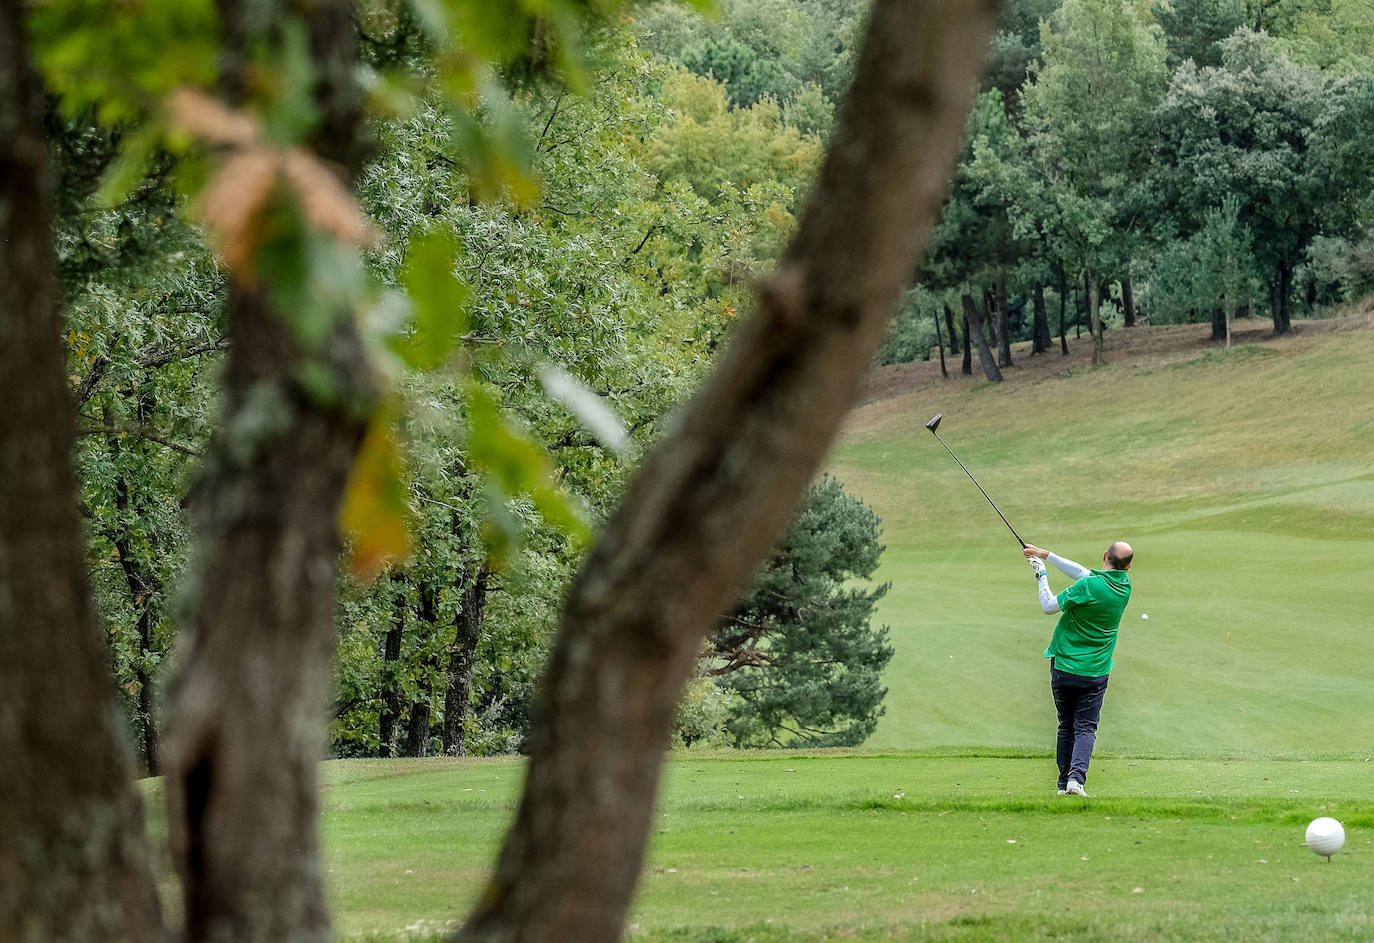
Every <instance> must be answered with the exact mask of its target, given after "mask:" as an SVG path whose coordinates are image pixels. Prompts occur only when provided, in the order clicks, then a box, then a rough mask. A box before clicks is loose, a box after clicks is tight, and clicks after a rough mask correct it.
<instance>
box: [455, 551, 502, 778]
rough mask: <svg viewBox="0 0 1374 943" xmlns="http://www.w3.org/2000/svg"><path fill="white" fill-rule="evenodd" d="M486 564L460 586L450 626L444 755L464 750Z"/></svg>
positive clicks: (487, 576)
mask: <svg viewBox="0 0 1374 943" xmlns="http://www.w3.org/2000/svg"><path fill="white" fill-rule="evenodd" d="M490 576H491V574H490V573H489V572H488V571H487V568H486V567H482V569H480V570H478V571H477V576H476V577H475V578H474V579H473V581H472V583H471V584H469V585H468V586H467V587H466V588H465V589H464V590H463V608H462V610H461V611H460V612H459V613H458V622H457V625H456V626H455V627H454V634H453V647H452V648H451V649H450V650H449V658H448V689H447V690H446V691H445V692H444V755H445V756H464V755H466V754H467V740H466V737H465V730H466V724H465V721H466V720H467V716H468V702H469V701H470V700H471V699H472V669H473V667H474V666H475V665H476V664H477V642H478V641H479V640H480V639H481V638H482V622H483V620H484V619H486V614H487V582H488V580H489V579H490Z"/></svg>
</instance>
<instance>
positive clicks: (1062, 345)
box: [1058, 262, 1069, 357]
mask: <svg viewBox="0 0 1374 943" xmlns="http://www.w3.org/2000/svg"><path fill="white" fill-rule="evenodd" d="M1058 269H1059V350H1060V353H1061V354H1062V355H1063V356H1065V357H1067V356H1068V355H1069V340H1068V336H1067V335H1066V334H1065V332H1064V309H1065V308H1067V307H1068V304H1069V286H1068V279H1067V277H1066V276H1065V275H1064V263H1063V262H1060V263H1059V265H1058Z"/></svg>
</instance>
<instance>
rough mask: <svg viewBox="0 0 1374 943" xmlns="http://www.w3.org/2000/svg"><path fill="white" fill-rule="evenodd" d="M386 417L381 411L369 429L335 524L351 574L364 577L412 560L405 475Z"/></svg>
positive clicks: (387, 415) (388, 419) (388, 418)
mask: <svg viewBox="0 0 1374 943" xmlns="http://www.w3.org/2000/svg"><path fill="white" fill-rule="evenodd" d="M390 418H391V417H390V414H389V412H388V411H387V410H379V411H378V413H377V415H376V416H374V417H373V419H372V422H371V424H370V425H369V426H368V429H367V434H366V436H364V438H363V446H362V448H361V449H360V450H359V452H358V459H357V461H356V462H355V463H354V465H353V473H352V475H351V476H350V478H349V482H348V489H347V491H346V492H345V493H344V501H343V507H342V508H341V509H340V512H339V524H340V526H341V527H342V528H343V531H344V533H346V534H347V535H348V537H349V546H350V557H351V560H350V563H351V565H352V567H353V572H354V573H355V574H357V575H358V576H359V577H360V578H362V579H371V578H372V577H374V576H376V575H377V574H378V573H380V572H382V570H384V569H385V568H386V567H387V565H388V564H389V563H392V562H395V561H404V560H405V559H406V558H407V557H409V556H410V508H409V506H408V505H407V503H406V492H405V471H404V468H403V467H402V465H401V458H400V455H399V454H398V453H397V450H396V441H395V439H394V438H393V437H392V435H391V422H390Z"/></svg>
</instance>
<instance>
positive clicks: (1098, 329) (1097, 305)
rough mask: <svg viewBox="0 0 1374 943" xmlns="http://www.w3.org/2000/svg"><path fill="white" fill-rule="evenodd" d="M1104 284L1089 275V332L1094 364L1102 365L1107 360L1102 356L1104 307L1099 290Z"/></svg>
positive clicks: (1095, 365) (1096, 365)
mask: <svg viewBox="0 0 1374 943" xmlns="http://www.w3.org/2000/svg"><path fill="white" fill-rule="evenodd" d="M1101 290H1102V285H1101V283H1100V282H1098V280H1097V278H1096V277H1095V276H1093V275H1089V276H1088V285H1087V291H1088V333H1090V334H1092V338H1093V366H1094V367H1100V366H1101V365H1102V364H1103V363H1105V362H1106V361H1105V360H1104V358H1103V356H1102V309H1101V298H1100V297H1099V292H1100V291H1101Z"/></svg>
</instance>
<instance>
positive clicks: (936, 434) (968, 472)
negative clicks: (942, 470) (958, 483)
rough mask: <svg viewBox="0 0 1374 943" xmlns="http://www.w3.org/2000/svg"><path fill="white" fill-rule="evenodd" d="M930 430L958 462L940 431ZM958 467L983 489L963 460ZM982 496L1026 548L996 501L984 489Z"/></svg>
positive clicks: (957, 457) (1017, 540)
mask: <svg viewBox="0 0 1374 943" xmlns="http://www.w3.org/2000/svg"><path fill="white" fill-rule="evenodd" d="M930 431H931V433H932V434H933V435H934V436H935V438H936V439H939V441H940V444H941V445H944V446H945V451H946V452H948V453H949V455H950V457H951V458H952V459H954V460H955V461H956V462H959V456H957V455H955V454H954V450H953V449H952V448H950V447H949V446H948V445H945V440H944V439H941V438H940V433H938V432H936V431H935V430H934V429H931V430H930ZM959 467H960V468H962V469H964V474H965V475H968V480H969V481H971V482H973V484H974V485H975V486H976V487H977V488H978V490H979V491H983V486H982V485H980V484H978V479H977V478H974V477H973V472H971V471H969V470H968V468H967V467H966V466H965V465H964V463H963V462H959ZM983 497H985V498H987V499H988V504H991V505H992V509H993V510H994V511H996V512H997V516H998V517H1000V518H1001V519H1002V523H1003V524H1006V525H1007V530H1009V531H1011V535H1012V536H1013V537H1015V538H1016V542H1017V543H1018V544H1020V545H1021V549H1023V550H1024V549H1025V548H1026V542H1025V541H1024V540H1022V539H1021V535H1020V534H1018V533H1017V532H1016V528H1015V527H1012V526H1011V521H1009V520H1007V516H1006V515H1005V514H1003V513H1002V511H1001V510H1000V509H999V508H998V507H997V502H996V501H994V500H992V496H991V495H989V494H988V493H987V492H986V491H983Z"/></svg>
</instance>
